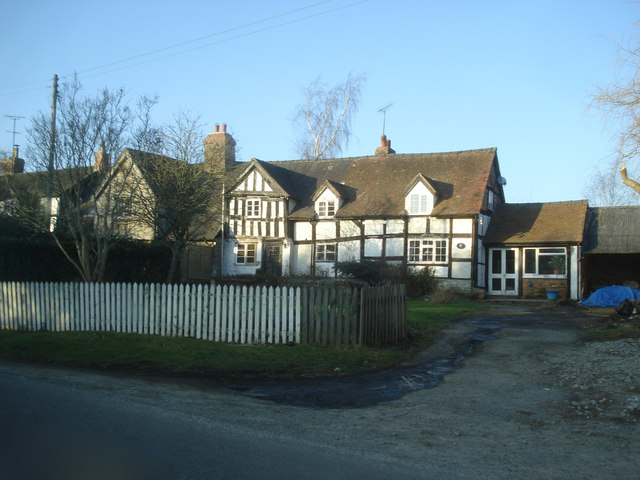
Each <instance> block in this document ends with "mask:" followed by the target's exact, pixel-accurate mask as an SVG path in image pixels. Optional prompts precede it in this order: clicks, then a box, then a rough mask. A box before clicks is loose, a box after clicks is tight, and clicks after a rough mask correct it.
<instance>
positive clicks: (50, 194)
mask: <svg viewBox="0 0 640 480" xmlns="http://www.w3.org/2000/svg"><path fill="white" fill-rule="evenodd" d="M57 102H58V75H54V76H53V96H52V98H51V126H50V130H49V181H48V182H47V223H48V224H49V230H50V231H53V226H52V225H51V214H52V212H51V208H52V205H51V204H52V197H53V166H54V165H53V160H54V154H55V147H56V145H55V143H56V104H57Z"/></svg>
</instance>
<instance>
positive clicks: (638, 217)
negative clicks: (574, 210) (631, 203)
mask: <svg viewBox="0 0 640 480" xmlns="http://www.w3.org/2000/svg"><path fill="white" fill-rule="evenodd" d="M584 253H640V207H596V208H590V209H589V213H588V214H587V225H586V228H585V235H584Z"/></svg>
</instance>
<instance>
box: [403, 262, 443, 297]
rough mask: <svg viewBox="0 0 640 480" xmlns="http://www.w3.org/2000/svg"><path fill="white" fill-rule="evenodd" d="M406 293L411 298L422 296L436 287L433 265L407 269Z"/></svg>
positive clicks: (436, 281) (436, 279) (436, 280)
mask: <svg viewBox="0 0 640 480" xmlns="http://www.w3.org/2000/svg"><path fill="white" fill-rule="evenodd" d="M406 284H407V295H408V296H409V297H411V298H416V297H422V296H424V295H427V294H429V293H431V292H433V291H435V290H436V289H437V288H438V277H437V276H436V271H435V269H434V268H433V267H424V268H422V269H420V270H414V269H412V270H409V271H408V272H407V276H406Z"/></svg>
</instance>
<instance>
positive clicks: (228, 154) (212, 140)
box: [204, 123, 236, 177]
mask: <svg viewBox="0 0 640 480" xmlns="http://www.w3.org/2000/svg"><path fill="white" fill-rule="evenodd" d="M235 164H236V141H235V140H234V139H233V137H232V136H231V135H229V134H228V133H227V124H226V123H223V124H222V129H221V128H220V125H218V124H217V123H216V126H215V128H214V130H213V133H210V134H209V135H208V136H207V138H205V139H204V168H205V170H206V171H208V172H210V173H213V174H215V175H217V176H220V177H221V176H222V175H224V173H225V172H226V171H227V170H229V169H230V168H231V167H233V166H234V165H235Z"/></svg>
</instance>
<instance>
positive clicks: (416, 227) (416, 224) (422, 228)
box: [409, 217, 427, 233]
mask: <svg viewBox="0 0 640 480" xmlns="http://www.w3.org/2000/svg"><path fill="white" fill-rule="evenodd" d="M409 233H427V218H426V217H416V218H410V219H409Z"/></svg>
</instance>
